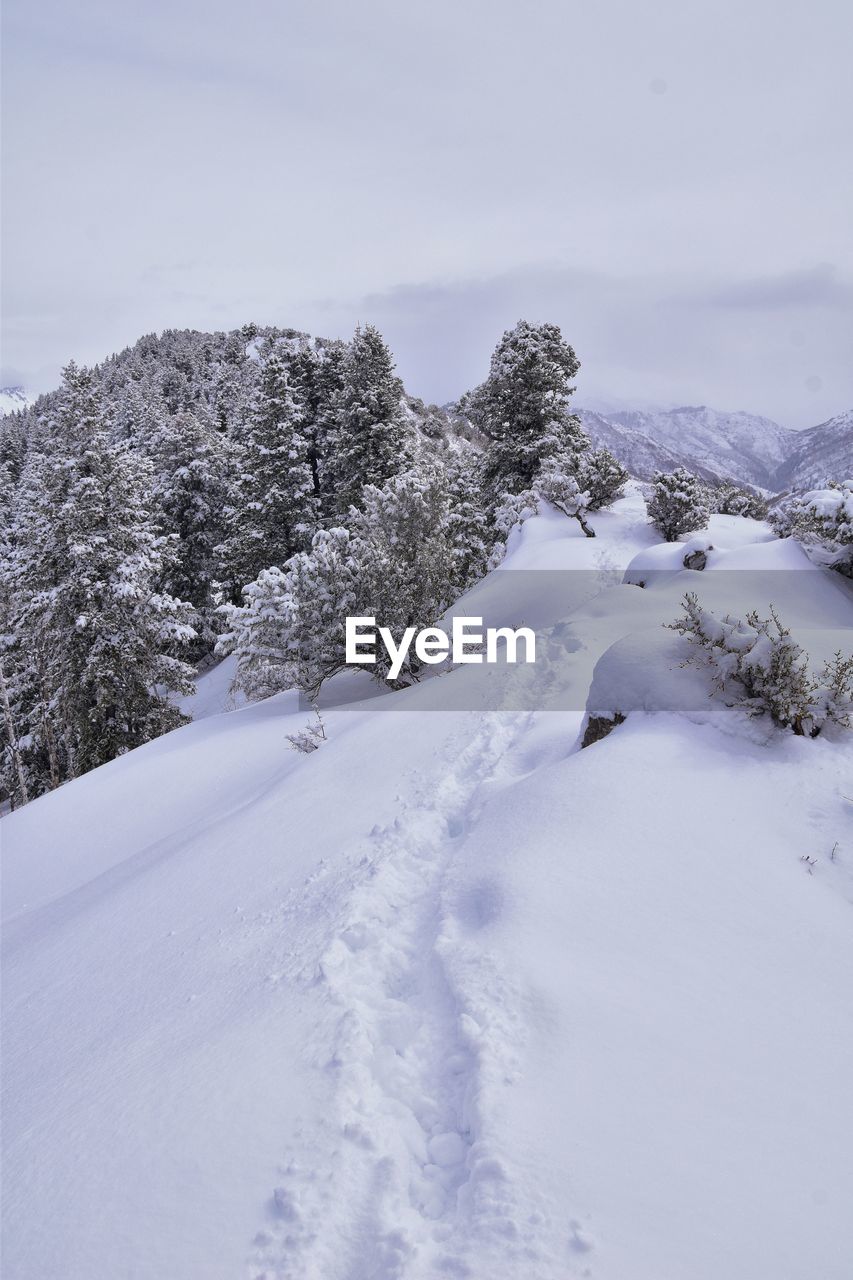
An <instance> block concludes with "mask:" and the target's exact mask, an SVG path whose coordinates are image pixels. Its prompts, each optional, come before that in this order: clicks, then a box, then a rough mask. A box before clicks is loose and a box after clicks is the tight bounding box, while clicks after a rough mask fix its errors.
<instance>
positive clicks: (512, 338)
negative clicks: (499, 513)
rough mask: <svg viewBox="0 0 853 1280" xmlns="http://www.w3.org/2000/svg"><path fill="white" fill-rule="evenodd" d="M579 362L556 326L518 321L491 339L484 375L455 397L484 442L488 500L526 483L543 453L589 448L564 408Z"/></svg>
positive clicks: (568, 452) (567, 454)
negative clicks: (472, 388) (474, 386)
mask: <svg viewBox="0 0 853 1280" xmlns="http://www.w3.org/2000/svg"><path fill="white" fill-rule="evenodd" d="M579 368H580V364H579V362H578V360H577V357H576V356H575V353H574V351H573V350H572V348H571V347H570V346H569V344H568V343H567V342H565V341H564V340H563V336H562V334H561V333H560V329H559V327H558V326H557V325H555V324H542V325H533V324H529V323H528V322H527V321H526V320H519V322H518V324H517V325H516V326H515V328H514V329H510V330H508V331H507V332H506V333H505V334H504V335H503V337H502V338H501V340H500V342H499V343H498V345H497V347H496V349H495V352H494V355H493V356H492V361H491V367H490V369H489V376H488V378H487V379H486V381H485V382H484V383H483V384H482V386H480V387H478V388H477V389H476V390H475V391H472V392H470V393H469V394H468V395H467V396H465V397H463V400H462V401H461V402H460V406H459V407H460V410H461V411H462V412H463V413H465V414H467V415H468V417H469V418H470V419H471V421H472V422H473V424H474V425H475V426H476V427H477V428H478V429H479V430H480V431H481V432H482V433H483V434H484V435H485V437H486V439H487V440H488V442H489V443H488V449H487V453H486V462H485V474H486V481H487V484H488V485H489V488H490V490H491V492H492V495H493V497H494V498H495V499H497V497H498V496H499V495H500V494H505V493H520V492H521V491H522V490H524V489H528V488H529V487H530V485H531V482H532V480H533V477H534V476H535V475H536V473H537V472H538V471H539V468H540V466H541V465H542V463H543V462H545V461H546V460H547V459H548V458H550V457H554V456H555V455H562V457H563V458H564V459H566V460H568V459H571V458H573V457H574V456H575V455H577V454H578V453H581V452H583V450H585V449H586V448H588V447H589V441H588V438H587V436H586V435H585V433H584V431H583V429H582V428H581V425H580V422H579V421H578V419H577V418H576V417H575V416H574V415H573V414H571V413H570V412H569V408H568V401H569V397H570V396H571V394H572V391H573V390H574V388H573V387H572V386H571V380H572V378H573V377H574V376H575V374H576V373H577V371H578V369H579ZM564 465H565V464H564Z"/></svg>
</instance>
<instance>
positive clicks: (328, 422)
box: [290, 341, 347, 518]
mask: <svg viewBox="0 0 853 1280" xmlns="http://www.w3.org/2000/svg"><path fill="white" fill-rule="evenodd" d="M346 354H347V348H346V344H345V343H343V342H324V343H317V342H307V341H303V342H300V344H299V346H298V348H297V350H296V352H295V354H294V355H293V357H292V359H291V362H290V370H291V377H292V379H293V383H294V389H295V391H296V393H297V395H298V399H299V407H300V409H301V410H302V430H303V433H304V435H305V438H306V440H307V442H308V464H309V466H310V468H311V482H312V485H313V493H314V501H315V505H316V509H317V511H318V512H319V514H320V517H321V518H323V517H328V516H331V515H332V514H333V511H334V509H335V501H334V483H335V475H334V469H333V455H334V450H335V447H336V441H337V431H336V405H337V404H338V403H339V400H340V397H341V395H342V392H343V387H344V362H345V360H346Z"/></svg>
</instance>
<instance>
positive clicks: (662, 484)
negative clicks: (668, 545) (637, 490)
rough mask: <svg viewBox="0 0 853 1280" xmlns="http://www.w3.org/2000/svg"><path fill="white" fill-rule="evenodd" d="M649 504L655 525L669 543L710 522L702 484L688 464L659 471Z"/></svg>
mask: <svg viewBox="0 0 853 1280" xmlns="http://www.w3.org/2000/svg"><path fill="white" fill-rule="evenodd" d="M646 506H647V509H648V513H649V517H650V519H651V521H652V524H653V525H654V526H655V528H656V529H657V530H658V532H659V533H661V534H662V535H663V537H664V538H665V539H666V541H667V542H676V541H677V540H678V538H679V537H680V535H681V534H682V533H691V532H693V531H694V530H697V529H704V528H705V526H706V524H707V523H708V509H707V507H706V506H705V503H704V493H703V490H702V485H701V483H700V482H699V480H698V479H697V477H696V476H694V475H692V474H691V472H689V471H687V470H685V468H684V467H677V468H676V470H675V471H669V472H658V474H657V475H656V476H655V479H654V489H653V491H652V496H651V497H650V498H649V500H648V502H647V504H646Z"/></svg>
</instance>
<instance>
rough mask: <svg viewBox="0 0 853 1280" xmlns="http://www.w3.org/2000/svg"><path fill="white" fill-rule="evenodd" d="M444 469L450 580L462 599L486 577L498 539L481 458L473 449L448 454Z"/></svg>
mask: <svg viewBox="0 0 853 1280" xmlns="http://www.w3.org/2000/svg"><path fill="white" fill-rule="evenodd" d="M444 467H445V475H446V483H447V498H448V510H447V537H448V542H449V545H450V557H451V566H450V577H451V579H452V582H453V584H454V586H455V588H456V593H457V594H459V595H461V594H462V592H463V591H466V590H467V589H468V587H470V586H472V585H473V584H474V583H475V582H478V581H479V580H480V578H482V577H483V576H484V575H485V574H486V572H487V570H488V567H489V560H490V557H491V554H492V549H493V547H494V545H495V541H496V537H497V536H498V535H497V530H496V528H495V524H494V520H492V519H490V518H489V515H488V512H487V501H486V496H485V493H484V489H483V473H482V465H481V463H480V459H479V457H478V455H477V454H475V453H474V451H473V449H470V448H466V449H462V450H460V451H459V452H456V453H449V454H447V455H445V457H444Z"/></svg>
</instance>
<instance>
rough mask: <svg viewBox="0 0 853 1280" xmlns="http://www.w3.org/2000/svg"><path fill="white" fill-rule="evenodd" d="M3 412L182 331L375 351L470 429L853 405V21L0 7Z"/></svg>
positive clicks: (661, 1)
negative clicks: (582, 412)
mask: <svg viewBox="0 0 853 1280" xmlns="http://www.w3.org/2000/svg"><path fill="white" fill-rule="evenodd" d="M3 8H4V43H3V55H4V63H5V67H4V70H5V75H4V86H5V89H4V92H5V112H4V115H5V146H4V157H5V158H4V166H3V179H4V182H3V198H4V210H3V212H4V218H3V267H4V271H3V319H4V343H3V382H4V383H15V382H23V383H24V384H25V385H28V386H30V387H33V388H35V389H39V390H44V389H47V388H49V387H51V386H53V385H55V384H56V381H57V377H58V371H59V368H60V367H61V365H62V364H63V363H64V362H65V361H66V360H67V359H68V358H69V357H72V356H73V357H74V358H76V359H77V360H78V361H84V362H94V361H96V360H99V359H101V358H103V357H104V356H105V355H107V354H109V353H110V352H112V351H115V350H119V349H121V348H122V347H124V346H126V345H128V344H130V343H132V342H134V341H135V340H136V338H137V337H139V336H140V334H142V333H144V332H149V331H151V330H155V329H162V328H165V327H180V328H185V327H193V328H201V329H209V328H231V327H234V326H236V325H239V324H242V323H244V322H245V321H247V320H254V321H256V322H258V323H272V324H280V325H286V326H293V327H296V328H300V329H307V330H309V331H311V332H317V333H322V334H325V335H340V336H346V335H348V333H349V332H350V331H351V329H352V327H353V326H354V325H355V323H356V322H357V321H359V320H361V321H372V322H374V323H376V324H378V325H379V326H380V328H381V329H382V330H383V332H384V333H385V335H386V337H387V339H388V341H389V342H390V344H391V347H392V349H393V350H394V352H395V355H396V357H397V361H398V367H399V370H400V372H401V374H402V375H403V377H404V379H405V381H406V384H407V387H408V389H409V390H410V391H412V392H413V393H415V394H418V395H421V396H423V397H424V398H425V399H428V400H436V401H444V400H447V399H450V398H453V397H455V396H457V395H458V394H459V393H460V392H462V391H463V390H464V389H465V388H466V387H469V386H471V385H473V384H475V383H477V382H479V381H481V380H482V378H483V377H484V376H485V373H486V370H487V366H488V357H489V353H490V351H491V349H492V348H493V347H494V345H495V342H496V341H497V339H498V338H499V336H500V334H501V332H502V331H503V329H505V328H507V327H508V326H510V325H512V324H513V323H514V322H515V321H516V320H517V319H518V318H519V317H520V316H524V317H525V318H528V319H530V320H555V321H557V322H558V323H559V324H560V325H561V326H562V328H563V332H564V334H565V336H566V337H567V338H568V339H569V341H571V342H572V344H573V345H574V347H575V349H576V351H577V353H578V356H579V358H580V360H581V362H582V366H583V367H582V370H581V374H580V375H579V381H578V400H579V401H580V402H581V403H593V402H599V403H600V402H614V401H615V402H624V403H627V404H643V403H649V402H654V403H664V404H673V403H696V404H699V403H707V404H711V405H714V406H716V407H718V408H722V409H738V408H743V409H748V410H751V411H753V412H759V413H764V414H767V415H768V416H770V417H774V418H776V419H777V420H778V421H780V422H782V423H784V424H785V425H790V426H806V425H810V424H812V423H815V422H818V421H821V420H822V419H825V418H827V417H829V416H830V415H832V414H834V413H837V412H839V411H840V410H842V409H843V408H847V407H849V406H850V405H853V244H851V241H853V236H851V226H853V144H851V121H853V77H851V74H850V48H851V42H853V17H851V15H853V6H851V4H850V3H849V0H810V3H809V4H808V5H802V4H800V3H797V4H794V3H793V0H717V3H715V4H713V5H712V4H708V3H707V0H702V2H701V3H697V2H695V0H654V2H653V3H649V4H639V3H637V0H525V3H520V2H519V0H512V2H511V3H509V2H508V0H429V2H428V3H422V4H414V3H411V2H407V0H387V2H386V0H361V2H360V3H354V2H353V0H240V3H237V2H235V0H171V2H169V3H167V2H166V0H146V3H145V4H140V3H134V4H132V5H131V4H130V3H127V0H5V2H4V6H3Z"/></svg>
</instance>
